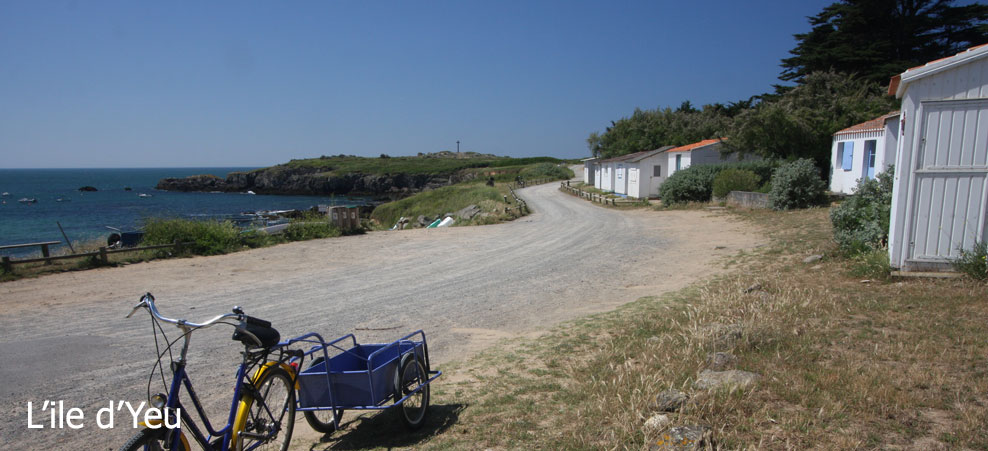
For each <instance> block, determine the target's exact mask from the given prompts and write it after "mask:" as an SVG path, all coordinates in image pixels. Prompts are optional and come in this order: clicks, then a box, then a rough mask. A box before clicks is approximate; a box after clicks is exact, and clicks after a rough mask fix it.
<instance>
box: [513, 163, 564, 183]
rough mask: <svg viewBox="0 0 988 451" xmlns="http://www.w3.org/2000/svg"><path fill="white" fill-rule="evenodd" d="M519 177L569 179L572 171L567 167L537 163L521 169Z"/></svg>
mask: <svg viewBox="0 0 988 451" xmlns="http://www.w3.org/2000/svg"><path fill="white" fill-rule="evenodd" d="M520 175H521V176H522V177H524V178H526V179H542V178H548V179H564V180H565V179H571V178H573V171H571V170H570V169H569V168H567V167H563V166H559V165H556V164H552V163H537V164H535V165H532V166H530V167H527V168H525V169H522V170H521V172H520Z"/></svg>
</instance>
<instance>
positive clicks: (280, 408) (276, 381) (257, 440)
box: [232, 366, 295, 451]
mask: <svg viewBox="0 0 988 451" xmlns="http://www.w3.org/2000/svg"><path fill="white" fill-rule="evenodd" d="M253 386H254V388H255V390H245V391H247V393H244V394H243V395H242V397H241V400H240V407H239V410H238V412H237V422H236V424H235V425H234V431H235V432H234V434H236V435H235V438H234V443H233V446H232V448H233V449H236V450H254V449H257V450H280V451H286V450H287V449H288V445H289V443H291V441H292V430H293V428H294V426H295V382H294V380H293V378H292V376H291V375H290V374H289V373H288V372H287V371H285V370H284V369H283V368H281V367H278V366H270V367H267V368H265V369H263V372H262V373H261V375H260V377H258V378H257V380H256V381H254V382H253Z"/></svg>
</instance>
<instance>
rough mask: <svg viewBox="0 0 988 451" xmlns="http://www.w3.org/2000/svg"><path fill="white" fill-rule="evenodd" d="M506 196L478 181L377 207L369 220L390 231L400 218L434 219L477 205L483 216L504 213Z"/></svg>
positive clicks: (422, 193)
mask: <svg viewBox="0 0 988 451" xmlns="http://www.w3.org/2000/svg"><path fill="white" fill-rule="evenodd" d="M506 193H507V188H506V187H504V186H503V185H502V186H500V187H492V186H487V185H486V184H483V183H480V182H479V181H478V182H475V183H460V184H456V185H450V186H444V187H442V188H438V189H434V190H429V191H423V192H421V193H418V194H415V195H412V196H410V197H406V198H404V199H401V200H398V201H395V202H388V203H386V204H381V205H378V206H377V207H376V208H374V211H373V212H371V219H373V220H376V221H377V222H379V223H380V224H381V226H382V227H391V226H392V225H394V223H396V222H398V219H399V218H400V217H402V216H404V217H406V218H411V219H412V220H414V219H415V218H417V217H418V216H419V215H424V216H426V217H429V218H435V217H437V216H439V215H443V214H446V213H454V212H456V211H457V210H460V209H463V208H465V207H467V206H469V205H477V206H478V207H480V208H481V210H482V211H483V212H485V213H489V214H495V213H497V212H498V211H502V212H503V210H504V207H505V206H506V205H507V204H505V203H504V196H505V194H506ZM509 197H510V196H509ZM478 220H479V218H478Z"/></svg>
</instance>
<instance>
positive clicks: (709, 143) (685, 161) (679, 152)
mask: <svg viewBox="0 0 988 451" xmlns="http://www.w3.org/2000/svg"><path fill="white" fill-rule="evenodd" d="M726 140H727V138H715V139H705V140H703V141H700V142H695V143H693V144H687V145H685V146H679V147H675V148H672V149H669V150H668V151H667V152H666V155H668V157H667V164H668V165H669V173H668V174H667V177H668V176H669V175H673V174H675V173H676V171H678V170H680V169H686V168H688V167H690V166H692V165H695V164H715V163H726V162H729V161H739V160H740V159H741V158H742V157H741V156H740V154H738V153H737V152H735V153H730V154H725V153H722V152H721V151H722V150H723V146H724V141H726ZM744 158H747V159H749V160H754V159H757V157H753V156H748V157H744Z"/></svg>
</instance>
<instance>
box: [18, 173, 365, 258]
mask: <svg viewBox="0 0 988 451" xmlns="http://www.w3.org/2000/svg"><path fill="white" fill-rule="evenodd" d="M251 169H254V168H246V167H236V168H136V169H117V168H115V169H0V193H2V197H0V201H2V203H0V246H2V245H10V244H23V243H35V242H41V241H59V242H61V244H60V245H59V246H54V247H53V249H54V250H56V251H57V250H61V246H64V245H65V241H66V238H65V237H68V239H69V240H71V241H72V243H73V244H75V243H77V242H92V241H102V242H105V241H106V238H107V237H108V236H109V235H110V234H111V233H113V232H114V231H115V230H123V231H132V230H138V229H139V228H140V226H141V224H142V223H143V221H144V220H145V219H147V218H152V217H165V218H185V219H217V220H224V219H231V218H234V217H237V216H240V215H242V214H243V213H250V212H259V211H273V210H292V209H298V210H304V209H309V208H311V207H313V206H316V205H346V206H354V205H364V204H366V203H368V201H369V199H368V198H363V197H347V196H286V195H262V194H257V195H253V194H247V193H180V192H170V191H159V190H156V189H154V187H155V185H157V183H158V180H160V179H162V178H166V177H187V176H190V175H197V174H212V175H216V176H218V177H223V178H225V177H226V175H227V174H228V173H230V172H235V171H248V170H251ZM84 186H92V187H94V188H96V189H97V191H89V192H86V191H79V188H80V187H84ZM128 188H129V190H128ZM142 194H143V196H142ZM25 198H26V199H32V198H33V199H37V202H35V203H23V202H20V201H19V200H20V199H25ZM59 225H61V230H60V229H59ZM63 232H64V235H63ZM39 253H40V250H39V249H38V247H36V246H35V247H33V248H27V249H8V250H0V255H7V256H12V257H25V256H28V255H39Z"/></svg>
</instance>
